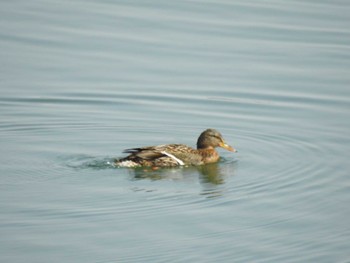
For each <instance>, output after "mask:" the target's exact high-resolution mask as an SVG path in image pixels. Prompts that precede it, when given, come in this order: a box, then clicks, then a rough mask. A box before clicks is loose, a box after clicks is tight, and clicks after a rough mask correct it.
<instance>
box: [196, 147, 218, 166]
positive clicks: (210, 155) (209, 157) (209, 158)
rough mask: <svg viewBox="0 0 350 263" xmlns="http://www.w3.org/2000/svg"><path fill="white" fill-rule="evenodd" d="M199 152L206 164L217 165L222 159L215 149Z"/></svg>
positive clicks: (205, 149)
mask: <svg viewBox="0 0 350 263" xmlns="http://www.w3.org/2000/svg"><path fill="white" fill-rule="evenodd" d="M198 151H199V152H200V154H201V155H202V157H203V162H204V163H215V162H217V161H218V160H219V158H220V156H219V154H218V152H217V151H216V150H215V149H214V148H213V147H210V148H209V147H208V148H204V149H198Z"/></svg>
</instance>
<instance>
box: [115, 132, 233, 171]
mask: <svg viewBox="0 0 350 263" xmlns="http://www.w3.org/2000/svg"><path fill="white" fill-rule="evenodd" d="M217 147H221V148H223V149H226V150H228V151H230V152H237V150H236V149H235V148H233V147H232V146H230V145H228V144H227V143H226V142H225V140H224V139H223V137H222V135H221V133H220V132H219V131H217V130H215V129H206V130H205V131H203V132H202V133H201V134H200V135H199V137H198V140H197V149H194V148H192V147H190V146H187V145H185V144H162V145H156V146H146V147H139V148H130V149H126V150H124V153H127V154H129V155H128V156H126V157H124V158H121V159H117V160H115V165H116V166H118V167H153V168H158V167H175V166H190V165H204V164H208V163H215V162H217V161H218V160H219V159H220V155H219V153H218V152H217V151H216V149H215V148H217Z"/></svg>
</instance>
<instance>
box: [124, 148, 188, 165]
mask: <svg viewBox="0 0 350 263" xmlns="http://www.w3.org/2000/svg"><path fill="white" fill-rule="evenodd" d="M191 151H193V149H192V148H191V147H189V146H187V145H184V144H164V145H157V146H147V147H140V148H131V149H126V150H124V153H129V154H130V155H129V156H128V157H127V158H129V159H133V158H141V159H143V160H155V159H158V158H161V157H170V158H172V159H174V160H175V161H176V162H178V163H180V164H181V163H182V161H181V159H182V157H183V155H184V154H186V153H188V152H191Z"/></svg>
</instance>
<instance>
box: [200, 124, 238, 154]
mask: <svg viewBox="0 0 350 263" xmlns="http://www.w3.org/2000/svg"><path fill="white" fill-rule="evenodd" d="M215 147H221V148H224V149H226V150H228V151H230V152H237V150H236V149H235V148H233V147H232V146H230V145H228V144H227V143H226V142H225V140H224V139H223V138H222V135H221V133H220V132H218V131H217V130H215V129H207V130H205V131H204V132H202V133H201V135H200V136H199V138H198V141H197V149H210V148H215Z"/></svg>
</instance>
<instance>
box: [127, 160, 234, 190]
mask: <svg viewBox="0 0 350 263" xmlns="http://www.w3.org/2000/svg"><path fill="white" fill-rule="evenodd" d="M129 171H130V175H131V176H132V178H133V180H140V179H149V180H180V181H186V180H192V181H193V180H198V179H199V182H200V183H201V186H202V191H201V194H202V195H208V197H214V196H220V195H222V191H223V190H224V187H223V185H224V184H225V180H226V179H227V178H228V177H230V176H232V175H233V174H234V167H233V163H221V162H218V163H212V164H206V165H201V166H189V167H177V168H162V169H154V168H137V169H130V170H129Z"/></svg>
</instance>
